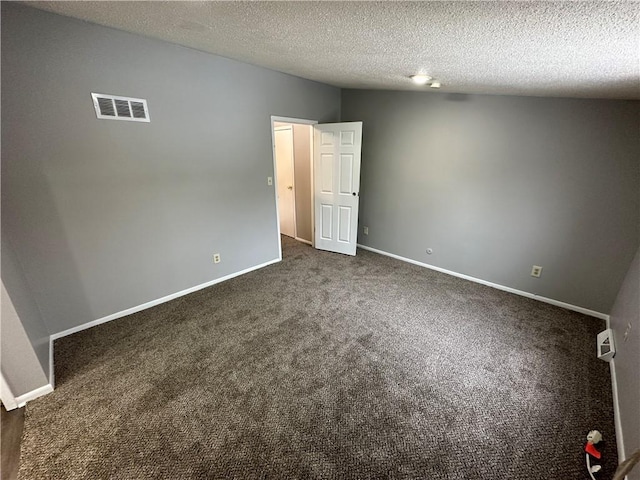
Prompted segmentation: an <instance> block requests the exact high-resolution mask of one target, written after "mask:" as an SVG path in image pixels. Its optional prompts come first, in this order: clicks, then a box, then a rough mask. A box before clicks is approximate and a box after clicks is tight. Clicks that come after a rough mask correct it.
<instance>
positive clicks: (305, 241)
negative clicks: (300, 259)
mask: <svg viewBox="0 0 640 480" xmlns="http://www.w3.org/2000/svg"><path fill="white" fill-rule="evenodd" d="M295 238H296V240H297V241H299V242H302V243H306V244H307V245H313V244H312V243H311V242H310V241H309V240H305V239H304V238H300V237H295Z"/></svg>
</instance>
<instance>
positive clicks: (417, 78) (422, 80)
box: [409, 73, 431, 85]
mask: <svg viewBox="0 0 640 480" xmlns="http://www.w3.org/2000/svg"><path fill="white" fill-rule="evenodd" d="M409 78H410V79H411V80H413V83H415V84H416V85H426V84H427V82H428V81H429V80H431V77H430V76H429V75H424V74H423V73H419V74H417V75H411V76H410V77H409Z"/></svg>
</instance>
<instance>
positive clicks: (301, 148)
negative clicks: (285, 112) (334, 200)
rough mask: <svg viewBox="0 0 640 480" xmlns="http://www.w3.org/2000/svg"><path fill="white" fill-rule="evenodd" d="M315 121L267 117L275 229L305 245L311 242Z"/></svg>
mask: <svg viewBox="0 0 640 480" xmlns="http://www.w3.org/2000/svg"><path fill="white" fill-rule="evenodd" d="M316 123H318V122H316V121H314V120H306V119H298V118H287V117H271V132H272V138H273V157H274V158H273V164H274V173H275V191H276V206H277V212H278V231H279V233H280V234H281V235H286V236H289V237H292V238H295V239H296V240H298V241H300V242H304V243H307V244H309V245H313V224H314V211H313V125H315V124H316ZM278 238H280V236H278ZM280 248H281V249H282V246H280Z"/></svg>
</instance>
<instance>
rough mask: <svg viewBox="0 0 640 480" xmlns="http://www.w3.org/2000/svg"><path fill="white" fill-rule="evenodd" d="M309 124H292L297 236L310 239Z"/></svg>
mask: <svg viewBox="0 0 640 480" xmlns="http://www.w3.org/2000/svg"><path fill="white" fill-rule="evenodd" d="M311 128H312V127H311V126H310V125H300V124H295V125H293V152H294V153H293V156H294V161H295V168H294V170H295V183H296V228H297V232H298V238H302V239H304V240H308V241H309V242H311V241H312V234H311V232H312V231H313V230H312V228H311Z"/></svg>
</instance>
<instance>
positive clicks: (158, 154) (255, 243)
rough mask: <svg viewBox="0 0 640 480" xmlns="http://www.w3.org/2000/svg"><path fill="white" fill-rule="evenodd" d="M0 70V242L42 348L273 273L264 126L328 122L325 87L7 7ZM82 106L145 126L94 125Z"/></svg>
mask: <svg viewBox="0 0 640 480" xmlns="http://www.w3.org/2000/svg"><path fill="white" fill-rule="evenodd" d="M2 67H3V68H2V229H3V231H5V234H6V236H7V237H8V238H9V239H10V240H11V242H12V244H13V245H14V246H15V250H16V257H17V259H18V261H19V263H20V265H21V267H22V270H23V273H24V276H25V278H26V280H27V281H28V283H29V285H31V287H32V290H33V294H34V298H35V300H36V302H37V304H38V306H39V308H40V311H41V312H42V314H43V320H44V322H45V324H46V325H47V327H48V330H49V331H50V333H52V334H53V333H57V332H60V331H63V330H65V329H68V328H71V327H74V326H77V325H81V324H84V323H86V322H89V321H92V320H95V319H98V318H101V317H103V316H106V315H109V314H113V313H115V312H118V311H121V310H123V309H127V308H130V307H133V306H137V305H140V304H142V303H145V302H148V301H151V300H154V299H157V298H160V297H163V296H165V295H169V294H172V293H175V292H178V291H181V290H183V289H187V288H190V287H193V286H196V285H199V284H202V283H204V282H208V281H211V280H213V279H216V278H219V277H222V276H224V275H227V274H230V273H234V272H238V271H240V270H243V269H246V268H249V267H252V266H255V265H259V264H262V263H264V262H267V261H270V260H273V259H275V258H277V257H278V239H277V226H276V209H275V194H274V190H273V187H272V186H268V185H267V177H268V176H273V175H274V172H273V159H272V154H271V119H270V117H271V115H279V116H289V117H296V118H311V119H317V120H319V121H324V122H330V121H336V120H338V118H339V111H340V91H339V90H338V89H337V88H333V87H329V86H326V85H322V84H319V83H315V82H311V81H306V80H302V79H300V78H296V77H293V76H289V75H285V74H281V73H277V72H274V71H270V70H266V69H263V68H258V67H254V66H251V65H247V64H243V63H240V62H236V61H232V60H228V59H225V58H221V57H216V56H212V55H209V54H205V53H202V52H198V51H196V50H191V49H188V48H184V47H180V46H176V45H172V44H168V43H164V42H161V41H157V40H152V39H147V38H143V37H139V36H136V35H131V34H128V33H125V32H120V31H116V30H112V29H109V28H104V27H100V26H96V25H92V24H89V23H85V22H82V21H78V20H73V19H69V18H65V17H61V16H57V15H54V14H50V13H46V12H43V11H39V10H35V9H31V8H29V7H26V6H23V5H16V4H13V3H6V2H3V3H2ZM91 92H99V93H108V94H114V95H123V96H130V97H138V98H145V99H147V100H148V105H149V111H150V117H151V123H134V122H122V121H113V120H97V119H96V116H95V112H94V109H93V106H92V103H91V96H90V94H91ZM216 252H219V253H220V254H221V256H222V263H220V264H218V265H214V264H213V262H212V255H213V253H216Z"/></svg>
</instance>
